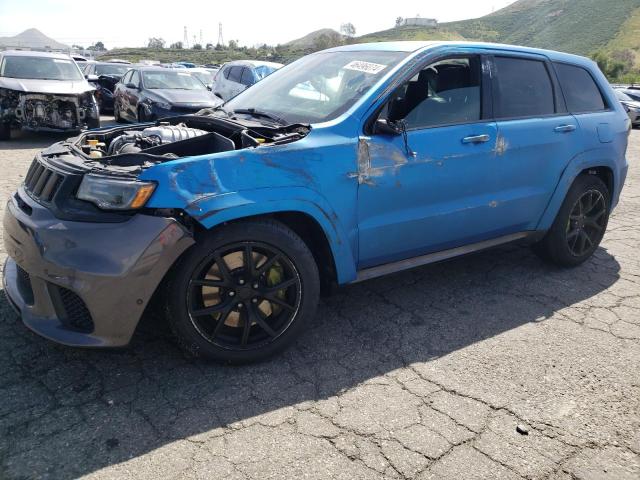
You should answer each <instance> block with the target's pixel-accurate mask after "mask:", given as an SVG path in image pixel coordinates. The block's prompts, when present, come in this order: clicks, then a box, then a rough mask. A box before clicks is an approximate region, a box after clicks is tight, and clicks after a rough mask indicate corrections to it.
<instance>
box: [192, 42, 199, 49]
mask: <svg viewBox="0 0 640 480" xmlns="http://www.w3.org/2000/svg"><path fill="white" fill-rule="evenodd" d="M191 49H192V50H202V45H200V44H199V43H194V44H193V47H191Z"/></svg>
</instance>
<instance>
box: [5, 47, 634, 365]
mask: <svg viewBox="0 0 640 480" xmlns="http://www.w3.org/2000/svg"><path fill="white" fill-rule="evenodd" d="M629 130H630V123H629V119H628V117H627V115H626V113H625V111H624V110H623V108H622V106H621V105H620V104H619V102H617V101H616V98H615V95H614V93H613V92H612V90H611V89H610V87H609V86H608V84H607V82H606V80H605V78H604V76H603V75H602V74H601V73H600V71H599V70H598V68H597V67H596V66H595V64H594V63H593V62H591V61H590V60H587V59H585V58H581V57H576V56H571V55H565V54H560V53H556V52H550V51H542V50H534V49H528V48H519V47H509V46H501V45H492V44H475V43H474V44H470V43H446V42H436V43H416V42H399V43H377V44H364V45H350V46H345V47H340V48H335V49H330V50H326V51H323V52H319V53H316V54H313V55H309V56H307V57H304V58H302V59H300V60H298V61H295V62H293V63H291V64H289V65H287V66H286V67H284V68H282V69H281V70H279V71H277V72H275V73H274V74H273V75H271V76H269V77H267V78H266V79H264V80H263V81H261V82H259V83H258V84H256V85H255V86H253V87H251V88H249V89H247V90H246V91H244V92H243V93H241V94H240V95H238V96H237V97H235V98H233V99H232V100H230V101H228V102H227V103H226V104H224V105H222V106H220V107H217V108H215V109H207V110H203V111H200V112H198V114H196V115H184V116H179V117H173V118H171V119H166V120H164V121H162V120H161V121H158V122H155V123H147V124H137V125H132V126H122V127H117V128H106V129H102V130H93V131H89V132H85V133H83V134H81V135H80V136H78V137H76V138H73V139H70V140H68V141H65V142H60V143H57V144H55V145H53V146H51V147H49V148H47V149H46V150H44V151H43V152H41V153H40V154H38V155H37V156H36V158H35V159H34V161H33V164H32V165H31V167H30V169H29V171H28V172H27V174H26V177H25V180H24V183H23V184H22V185H21V186H20V187H19V188H18V191H17V192H16V193H15V195H13V197H12V198H11V199H10V200H9V203H8V207H7V209H6V214H5V217H4V241H5V244H6V249H7V252H8V254H9V259H8V260H7V262H6V265H5V268H4V286H5V292H6V294H7V296H8V297H9V299H10V302H11V303H12V305H13V306H14V307H15V308H16V310H17V311H18V312H19V314H20V315H21V317H22V320H23V321H24V323H25V324H26V325H27V326H28V327H29V328H31V329H32V330H34V331H35V332H37V333H39V334H41V335H43V336H45V337H47V338H50V339H52V340H55V341H57V342H61V343H64V344H67V345H75V346H83V347H114V346H122V345H126V344H127V343H128V342H129V341H130V339H131V337H132V335H133V333H134V331H135V329H136V326H137V324H138V321H139V320H140V317H141V316H142V314H143V312H144V311H145V308H146V307H147V305H148V304H150V302H151V299H152V297H153V299H154V302H155V301H158V302H162V303H164V304H165V306H166V309H165V311H166V313H167V317H168V320H169V322H170V324H171V326H172V328H173V331H174V332H175V334H176V337H177V338H178V340H179V342H180V344H181V345H182V346H183V347H184V348H185V349H187V350H188V351H190V352H192V353H193V354H195V355H201V356H204V357H208V358H213V359H218V360H223V361H229V362H248V361H255V360H258V359H262V358H264V357H266V356H269V355H271V354H273V353H275V352H276V351H279V350H281V349H282V348H284V347H285V346H286V345H288V344H290V343H291V342H292V341H293V340H294V339H295V338H296V336H297V335H298V334H300V333H301V332H303V331H304V330H305V328H307V326H308V325H309V322H311V321H312V318H313V315H314V312H315V311H316V307H317V303H318V300H319V296H320V293H321V291H327V292H328V291H330V290H331V288H332V286H334V285H342V284H347V283H351V282H358V281H362V280H366V279H370V278H372V277H376V276H380V275H384V274H388V273H392V272H396V271H399V270H403V269H408V268H412V267H416V266H419V265H425V264H428V263H431V262H436V261H441V260H444V259H447V258H451V257H454V256H458V255H463V254H467V253H470V252H474V251H477V250H481V249H486V248H490V247H494V246H496V245H500V244H504V243H507V242H514V241H522V242H527V243H529V244H531V245H532V246H533V247H534V249H535V251H536V252H538V253H539V254H540V255H541V256H542V257H543V258H545V259H548V260H550V261H552V262H555V263H556V264H558V265H561V266H565V267H571V266H575V265H578V264H580V263H582V262H584V261H585V260H587V259H588V258H589V257H590V256H591V255H592V254H593V252H594V251H595V250H596V248H597V247H598V245H599V243H600V241H601V240H602V237H603V235H604V233H605V229H606V226H607V221H608V218H609V214H610V213H611V211H612V209H613V208H614V206H615V205H616V204H617V202H618V198H619V195H620V191H621V189H622V186H623V183H624V180H625V176H626V172H627V161H626V158H625V155H626V148H627V140H628V134H629ZM425 294H428V293H425Z"/></svg>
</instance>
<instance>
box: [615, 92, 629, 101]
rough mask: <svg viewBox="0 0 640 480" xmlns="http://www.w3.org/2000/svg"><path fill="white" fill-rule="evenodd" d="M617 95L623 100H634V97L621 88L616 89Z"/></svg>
mask: <svg viewBox="0 0 640 480" xmlns="http://www.w3.org/2000/svg"><path fill="white" fill-rule="evenodd" d="M616 97H618V100H621V101H623V102H633V98H631V97H630V96H629V95H627V94H626V93H624V92H622V91H620V90H616Z"/></svg>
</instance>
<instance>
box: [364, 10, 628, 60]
mask: <svg viewBox="0 0 640 480" xmlns="http://www.w3.org/2000/svg"><path fill="white" fill-rule="evenodd" d="M636 17H637V18H636ZM632 18H634V19H635V21H631V20H630V19H632ZM639 23H640V0H615V1H611V0H519V1H517V2H515V3H513V4H511V5H509V6H507V7H505V8H503V9H501V10H498V11H497V12H495V13H492V14H490V15H487V16H484V17H480V18H476V19H472V20H462V21H458V22H450V23H442V24H440V25H439V26H438V27H437V28H428V27H400V28H392V29H389V30H385V31H382V32H377V33H373V34H368V35H365V36H363V37H359V38H358V41H367V42H371V41H386V40H432V39H444V40H446V39H466V40H482V41H489V42H501V43H512V44H517V45H526V46H531V47H539V48H550V49H553V50H561V51H565V52H571V53H577V54H580V55H588V54H590V53H592V52H594V51H596V50H599V49H603V48H608V47H610V43H611V42H612V41H613V40H614V39H615V38H617V37H620V38H623V39H624V41H625V43H626V45H627V48H629V47H632V48H634V47H635V48H636V49H637V48H639V47H640V30H639V29H638V28H637V27H638V24H639Z"/></svg>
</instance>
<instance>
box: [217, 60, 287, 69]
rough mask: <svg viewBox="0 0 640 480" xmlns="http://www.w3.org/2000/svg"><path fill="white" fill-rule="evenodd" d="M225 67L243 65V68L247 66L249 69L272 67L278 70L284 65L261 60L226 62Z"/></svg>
mask: <svg viewBox="0 0 640 480" xmlns="http://www.w3.org/2000/svg"><path fill="white" fill-rule="evenodd" d="M227 65H244V66H249V67H262V66H264V67H273V68H280V67H283V66H284V65H282V64H281V63H276V62H265V61H263V60H234V61H232V62H227V63H225V64H224V66H227Z"/></svg>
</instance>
